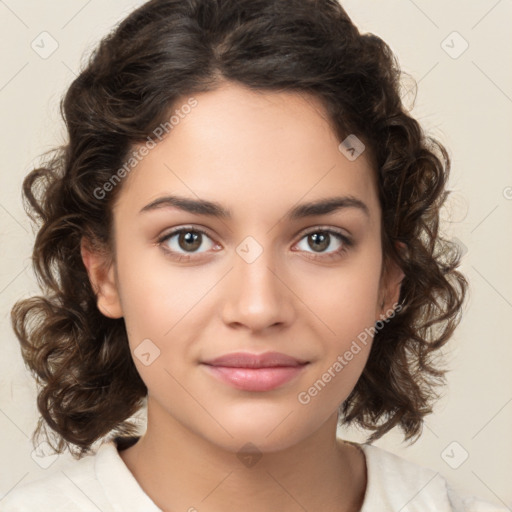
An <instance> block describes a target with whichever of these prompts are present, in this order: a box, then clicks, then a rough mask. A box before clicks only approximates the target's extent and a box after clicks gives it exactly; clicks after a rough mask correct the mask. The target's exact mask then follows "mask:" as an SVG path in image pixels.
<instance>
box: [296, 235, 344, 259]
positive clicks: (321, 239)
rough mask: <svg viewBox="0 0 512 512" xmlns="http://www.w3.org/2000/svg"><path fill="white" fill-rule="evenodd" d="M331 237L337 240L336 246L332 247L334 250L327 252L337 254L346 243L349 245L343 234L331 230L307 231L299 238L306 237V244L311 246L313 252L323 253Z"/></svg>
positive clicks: (329, 243)
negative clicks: (335, 247)
mask: <svg viewBox="0 0 512 512" xmlns="http://www.w3.org/2000/svg"><path fill="white" fill-rule="evenodd" d="M333 238H334V239H337V240H338V248H337V249H334V251H328V253H329V254H337V253H339V252H341V251H343V250H344V247H345V246H346V245H347V246H348V245H350V242H349V240H348V238H347V237H346V236H345V235H342V234H341V233H338V232H337V231H332V230H323V231H322V230H316V231H310V232H309V233H306V234H305V235H304V236H303V237H302V239H301V240H304V239H306V240H307V245H308V246H309V247H311V248H313V252H315V253H318V252H320V253H325V252H326V251H325V249H326V248H327V247H329V246H330V245H331V242H332V240H333ZM306 252H307V250H306Z"/></svg>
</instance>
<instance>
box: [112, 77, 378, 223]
mask: <svg viewBox="0 0 512 512" xmlns="http://www.w3.org/2000/svg"><path fill="white" fill-rule="evenodd" d="M193 97H194V98H195V100H196V102H197V103H196V106H194V107H193V108H189V109H186V110H185V109H184V110H183V111H184V112H187V114H183V113H182V114H181V115H180V116H179V118H178V117H175V119H178V122H177V123H176V124H174V125H173V127H172V129H171V130H170V131H169V133H168V135H167V136H166V137H165V138H163V140H162V141H161V142H158V144H157V145H156V147H154V148H153V149H151V150H150V151H149V152H148V154H147V155H146V156H144V157H143V158H142V159H141V161H140V162H139V163H138V164H137V165H136V166H135V168H134V169H133V170H132V171H131V172H130V174H129V175H128V177H127V178H125V180H124V182H123V184H122V187H123V190H122V191H121V194H120V196H119V198H118V204H117V205H116V208H121V209H123V208H125V207H126V208H132V209H136V208H138V210H140V208H142V207H143V206H145V205H146V204H147V203H148V202H150V201H153V200H155V199H157V198H158V197H159V196H161V195H165V194H176V193H180V195H185V196H187V197H190V198H204V199H210V200H213V201H215V202H219V203H222V204H225V205H226V206H227V207H229V209H230V210H231V211H233V212H234V213H235V214H236V213H237V212H238V213H239V214H240V215H242V214H248V212H253V213H254V214H259V215H260V216H263V214H264V212H263V211H262V210H266V211H268V210H275V211H276V212H278V211H279V208H280V207H281V209H282V208H283V207H284V206H288V207H289V206H291V205H293V204H296V203H298V202H300V201H301V200H304V201H311V200H314V199H316V198H320V197H326V195H329V196H334V195H351V196H355V197H358V198H360V199H361V200H364V202H365V203H366V204H367V205H368V207H369V208H370V209H371V210H373V209H375V208H378V200H377V193H376V188H375V179H374V171H373V169H372V168H371V165H370V164H369V161H368V159H367V158H366V155H365V153H364V152H363V154H361V155H360V156H359V157H358V158H357V159H355V160H353V161H352V160H349V159H348V158H347V156H346V154H345V153H343V152H342V151H340V149H339V145H340V142H341V141H340V140H339V139H338V137H337V135H336V134H335V133H334V130H333V129H332V125H331V124H330V121H329V119H328V117H327V114H326V112H325V110H324V108H323V106H322V104H321V102H320V100H318V99H317V98H315V97H313V96H311V95H307V94H302V93H296V92H269V91H254V90H251V89H248V88H246V87H244V86H239V85H235V84H232V83H228V84H227V85H224V86H222V87H220V88H219V89H217V90H215V91H209V92H205V93H200V94H195V95H194V96H193ZM187 100H188V97H184V98H183V99H182V100H181V103H180V101H177V102H176V103H175V104H174V106H173V109H172V112H171V114H172V113H175V112H176V110H178V111H179V109H180V105H181V104H182V103H183V105H185V104H186V103H187ZM138 210H137V211H138Z"/></svg>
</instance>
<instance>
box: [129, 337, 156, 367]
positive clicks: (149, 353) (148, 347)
mask: <svg viewBox="0 0 512 512" xmlns="http://www.w3.org/2000/svg"><path fill="white" fill-rule="evenodd" d="M133 354H134V355H135V357H136V358H137V359H138V360H139V361H140V362H141V363H142V364H143V365H144V366H149V365H150V364H152V363H153V361H155V359H157V358H158V357H159V356H160V349H159V348H158V347H157V346H156V345H155V344H154V343H153V342H152V341H151V340H150V339H147V338H146V339H145V340H143V341H142V343H140V344H139V345H138V346H137V348H136V349H135V350H134V351H133Z"/></svg>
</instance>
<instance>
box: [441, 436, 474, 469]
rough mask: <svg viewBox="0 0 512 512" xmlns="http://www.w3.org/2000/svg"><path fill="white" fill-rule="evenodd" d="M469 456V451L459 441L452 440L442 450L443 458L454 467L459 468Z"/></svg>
mask: <svg viewBox="0 0 512 512" xmlns="http://www.w3.org/2000/svg"><path fill="white" fill-rule="evenodd" d="M468 457H469V453H468V452H467V451H466V450H465V448H464V447H463V446H462V445H461V444H459V443H458V442H457V441H452V442H451V443H450V444H449V445H448V446H447V447H446V448H445V449H444V450H443V451H442V452H441V458H442V459H443V460H444V461H445V462H446V464H448V466H450V467H451V468H452V469H458V468H460V466H462V464H464V462H466V460H467V459H468Z"/></svg>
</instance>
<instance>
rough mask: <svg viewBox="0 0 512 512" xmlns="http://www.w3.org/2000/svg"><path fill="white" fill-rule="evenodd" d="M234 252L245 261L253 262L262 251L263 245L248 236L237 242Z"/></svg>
mask: <svg viewBox="0 0 512 512" xmlns="http://www.w3.org/2000/svg"><path fill="white" fill-rule="evenodd" d="M236 252H237V254H238V255H239V256H240V257H241V258H242V259H243V260H244V261H245V262H246V263H253V262H254V261H256V260H257V259H258V258H259V257H260V256H261V254H262V253H263V247H262V246H261V245H260V244H259V243H258V242H257V241H256V239H255V238H253V237H252V236H248V237H245V238H244V239H243V240H242V242H240V244H238V246H237V248H236Z"/></svg>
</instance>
